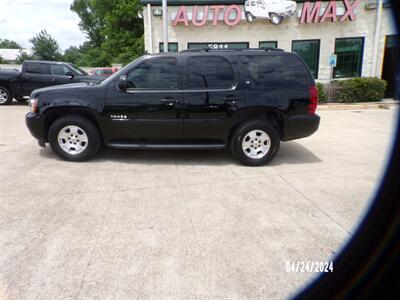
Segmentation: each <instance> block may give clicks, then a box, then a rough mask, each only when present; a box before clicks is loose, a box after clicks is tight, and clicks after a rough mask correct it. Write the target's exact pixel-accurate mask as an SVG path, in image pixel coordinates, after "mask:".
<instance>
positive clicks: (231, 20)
mask: <svg viewBox="0 0 400 300" xmlns="http://www.w3.org/2000/svg"><path fill="white" fill-rule="evenodd" d="M337 2H340V3H342V4H343V6H339V7H338V6H337ZM359 3H360V0H353V1H351V0H343V1H329V3H328V5H326V6H325V7H323V6H322V1H316V2H304V3H303V7H302V9H301V10H300V11H299V12H298V18H299V23H301V24H302V23H324V22H327V21H330V22H344V21H347V20H350V21H355V20H356V14H355V9H356V8H357V6H358V4H359ZM296 9H297V4H296V2H294V1H287V0H246V1H245V4H244V11H242V9H241V7H240V6H239V5H236V4H232V5H205V6H201V7H200V6H198V5H195V6H193V7H192V8H191V9H190V8H188V7H187V6H185V5H181V6H180V7H179V9H178V12H177V13H176V14H173V15H172V26H174V27H175V26H177V25H184V26H189V24H191V25H193V26H195V27H201V26H204V25H206V24H207V23H209V24H212V25H213V26H216V25H217V24H218V23H225V24H226V25H228V26H235V25H237V24H239V22H240V21H241V20H247V21H248V22H253V21H254V20H255V19H264V20H269V21H270V22H271V23H272V24H274V25H278V24H280V23H281V22H282V21H283V20H284V19H285V18H288V17H290V16H293V15H295V13H296Z"/></svg>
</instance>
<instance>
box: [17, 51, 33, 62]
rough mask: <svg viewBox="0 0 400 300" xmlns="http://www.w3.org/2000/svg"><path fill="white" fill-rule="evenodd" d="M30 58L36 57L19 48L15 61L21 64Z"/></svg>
mask: <svg viewBox="0 0 400 300" xmlns="http://www.w3.org/2000/svg"><path fill="white" fill-rule="evenodd" d="M30 59H37V57H35V56H33V55H29V54H28V53H26V52H25V51H23V50H19V54H18V56H17V59H16V60H15V63H17V64H23V63H24V61H26V60H30Z"/></svg>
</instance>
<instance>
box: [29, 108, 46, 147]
mask: <svg viewBox="0 0 400 300" xmlns="http://www.w3.org/2000/svg"><path fill="white" fill-rule="evenodd" d="M25 123H26V126H27V127H28V129H29V132H30V133H31V135H32V136H33V137H34V138H35V139H37V140H38V142H39V145H41V146H43V145H45V143H46V140H45V137H44V122H43V118H42V117H40V115H37V114H35V113H32V112H29V113H27V114H26V115H25Z"/></svg>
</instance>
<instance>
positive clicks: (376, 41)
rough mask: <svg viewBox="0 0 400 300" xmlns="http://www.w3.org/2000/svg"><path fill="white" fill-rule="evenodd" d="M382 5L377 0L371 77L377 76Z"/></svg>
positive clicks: (379, 0) (380, 1) (381, 0)
mask: <svg viewBox="0 0 400 300" xmlns="http://www.w3.org/2000/svg"><path fill="white" fill-rule="evenodd" d="M382 7H383V0H378V3H377V7H376V22H375V37H374V48H373V52H372V66H371V77H378V74H377V73H378V53H379V52H378V51H379V41H380V35H381V23H382Z"/></svg>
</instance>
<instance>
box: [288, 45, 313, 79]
mask: <svg viewBox="0 0 400 300" xmlns="http://www.w3.org/2000/svg"><path fill="white" fill-rule="evenodd" d="M319 44H320V41H319V40H304V41H293V42H292V51H293V52H296V53H297V54H298V55H299V56H300V57H301V58H303V60H304V62H305V63H306V64H307V66H308V67H309V69H310V71H311V74H312V75H313V76H314V78H318V68H319Z"/></svg>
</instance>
